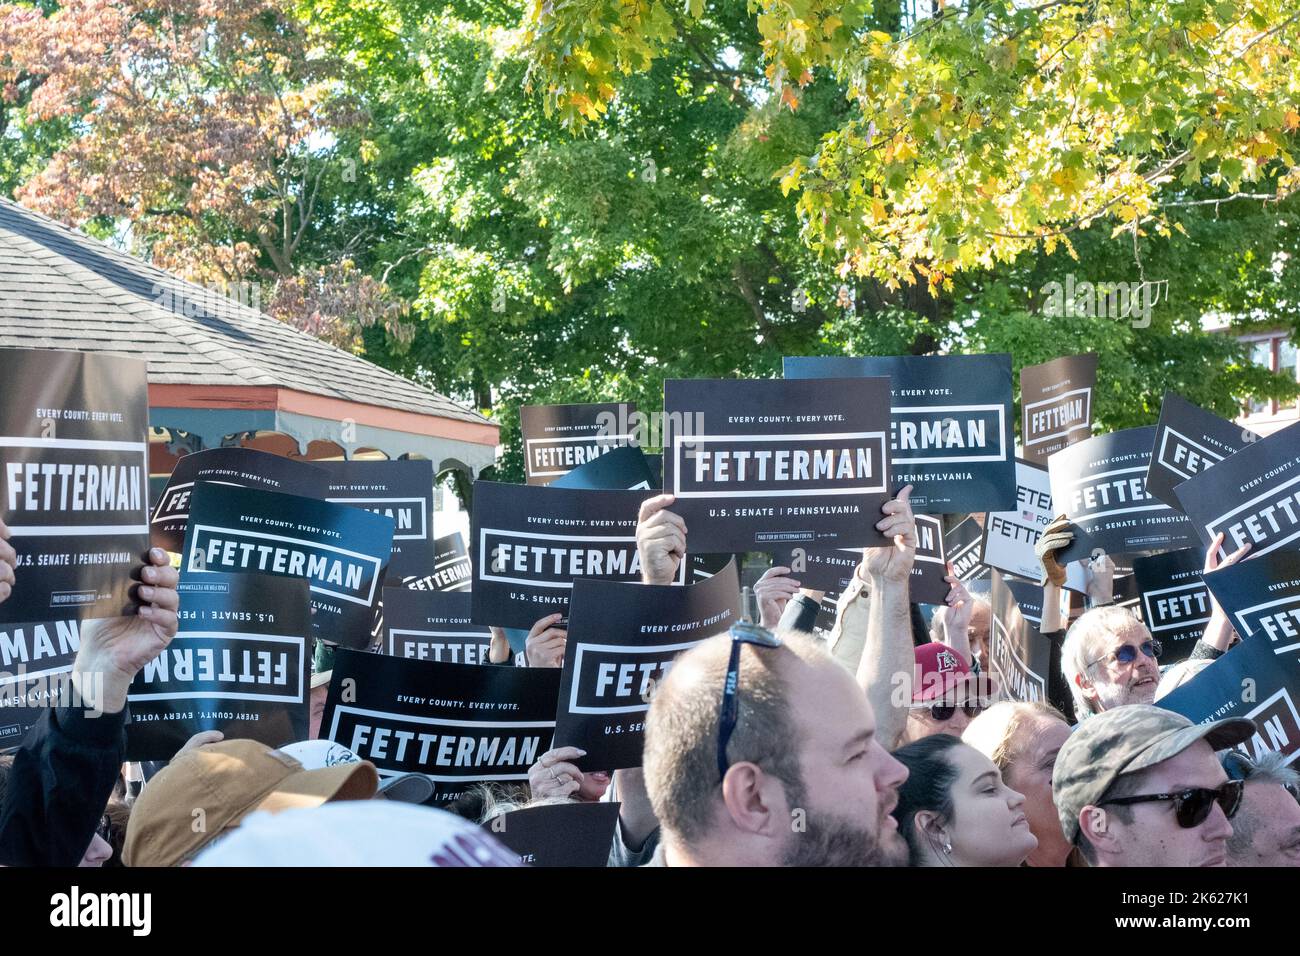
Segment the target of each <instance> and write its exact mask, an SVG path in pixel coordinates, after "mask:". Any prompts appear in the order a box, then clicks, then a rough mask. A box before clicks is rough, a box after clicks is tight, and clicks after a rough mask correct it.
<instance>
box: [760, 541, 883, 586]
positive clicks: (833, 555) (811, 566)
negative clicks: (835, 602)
mask: <svg viewBox="0 0 1300 956" xmlns="http://www.w3.org/2000/svg"><path fill="white" fill-rule="evenodd" d="M861 563H862V549H861V548H843V549H841V548H780V549H778V550H776V551H774V552H772V564H774V565H781V566H782V567H787V568H789V569H790V577H792V578H794V580H796V581H798V582H799V585H800V586H801V587H805V588H808V589H809V590H811V591H835V592H840V591H843V590H844V589H845V588H846V587H848V586H849V582H850V581H851V580H853V571H854V569H855V568H856V567H857V566H858V565H859V564H861Z"/></svg>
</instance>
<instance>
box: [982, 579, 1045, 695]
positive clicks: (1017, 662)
mask: <svg viewBox="0 0 1300 956" xmlns="http://www.w3.org/2000/svg"><path fill="white" fill-rule="evenodd" d="M992 574H993V586H992V589H991V590H990V593H989V604H990V605H991V606H992V608H993V616H992V619H991V624H990V627H989V658H990V662H991V666H992V670H993V675H994V677H996V678H997V681H998V685H999V686H1000V688H1001V690H1002V693H1003V694H1004V695H1005V696H1007V697H1009V698H1010V699H1011V700H1020V701H1033V700H1047V680H1048V675H1049V668H1050V667H1051V655H1052V647H1051V644H1050V642H1049V641H1048V640H1047V638H1045V637H1043V636H1042V635H1041V634H1040V633H1038V629H1037V628H1036V627H1034V626H1033V625H1032V624H1030V623H1029V621H1028V620H1026V619H1025V615H1024V614H1023V613H1022V612H1021V610H1020V605H1019V603H1017V601H1016V598H1015V595H1014V594H1013V593H1012V590H1011V588H1009V587H1008V586H1007V582H1006V581H1005V580H1004V579H1003V577H1002V574H1001V572H999V571H994V572H992ZM1041 616H1042V611H1041V608H1040V609H1039V617H1040V619H1041Z"/></svg>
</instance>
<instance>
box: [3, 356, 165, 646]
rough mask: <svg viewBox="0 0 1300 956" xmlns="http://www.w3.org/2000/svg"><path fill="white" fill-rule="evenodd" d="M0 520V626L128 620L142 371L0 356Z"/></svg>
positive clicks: (140, 459) (137, 507)
mask: <svg viewBox="0 0 1300 956" xmlns="http://www.w3.org/2000/svg"><path fill="white" fill-rule="evenodd" d="M0 381H2V382H4V388H5V401H4V403H3V406H2V407H0V518H3V519H4V522H5V523H6V524H7V525H8V526H9V532H10V535H11V538H10V540H9V543H10V544H11V545H13V548H14V550H15V551H17V552H18V565H17V568H16V570H15V578H16V583H15V585H14V589H13V593H12V594H10V596H9V598H8V599H7V600H6V601H4V602H2V603H0V623H4V624H16V623H25V622H31V621H52V620H56V619H65V618H73V617H75V618H88V617H112V616H116V615H119V614H124V613H134V609H133V606H132V603H131V601H130V596H129V593H128V592H129V590H130V588H131V586H132V584H133V581H132V577H131V576H132V573H133V572H134V571H135V570H136V569H137V568H138V567H139V565H140V563H141V562H142V561H143V560H144V553H145V552H146V551H147V550H148V548H149V441H148V428H149V407H148V398H147V397H146V394H147V393H146V385H145V363H144V362H141V361H137V360H136V359H125V358H114V357H111V356H107V355H95V354H89V353H80V352H54V351H47V350H44V349H32V350H27V349H0Z"/></svg>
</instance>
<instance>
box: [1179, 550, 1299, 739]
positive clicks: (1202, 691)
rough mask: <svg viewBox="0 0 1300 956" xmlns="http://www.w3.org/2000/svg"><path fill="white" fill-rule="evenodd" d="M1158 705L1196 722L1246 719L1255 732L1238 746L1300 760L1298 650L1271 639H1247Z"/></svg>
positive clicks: (1245, 564) (1244, 564)
mask: <svg viewBox="0 0 1300 956" xmlns="http://www.w3.org/2000/svg"><path fill="white" fill-rule="evenodd" d="M1252 563H1253V562H1251V561H1246V562H1244V563H1243V564H1242V565H1234V566H1233V568H1229V569H1227V570H1233V569H1235V568H1236V567H1243V566H1248V565H1250V564H1252ZM1216 573H1217V572H1216ZM1207 577H1213V575H1207ZM1156 705H1157V706H1159V707H1163V708H1165V709H1166V710H1172V711H1174V712H1176V713H1179V714H1182V715H1183V716H1184V717H1187V718H1189V719H1190V720H1192V721H1195V722H1196V723H1207V722H1209V721H1212V720H1222V719H1224V718H1226V717H1248V718H1250V719H1251V720H1253V721H1254V722H1255V731H1256V732H1255V734H1254V736H1252V737H1251V738H1250V739H1249V740H1247V741H1246V742H1244V743H1242V744H1238V745H1237V749H1238V750H1240V751H1242V752H1243V753H1245V754H1246V755H1247V756H1249V757H1251V758H1252V759H1256V760H1258V759H1259V758H1260V757H1262V756H1264V755H1265V754H1268V753H1280V754H1282V755H1284V756H1285V758H1286V763H1287V765H1294V764H1295V762H1296V760H1297V759H1300V648H1292V649H1291V650H1290V651H1288V652H1286V653H1281V652H1280V651H1279V649H1277V648H1273V647H1271V646H1270V645H1269V642H1268V641H1267V640H1260V639H1259V638H1258V637H1253V638H1247V639H1245V640H1244V641H1242V642H1241V643H1240V644H1238V645H1237V646H1236V647H1234V648H1232V649H1231V650H1230V651H1228V653H1226V654H1224V655H1223V656H1222V657H1220V658H1219V659H1218V660H1216V661H1215V662H1214V663H1212V664H1210V666H1209V667H1207V668H1205V669H1204V670H1203V671H1201V672H1200V673H1199V674H1197V675H1196V676H1195V677H1193V678H1192V679H1191V680H1190V681H1188V682H1187V683H1186V684H1183V685H1182V686H1181V687H1179V688H1178V689H1177V690H1175V691H1173V692H1172V693H1170V694H1167V695H1165V696H1164V697H1162V698H1160V700H1158V701H1156Z"/></svg>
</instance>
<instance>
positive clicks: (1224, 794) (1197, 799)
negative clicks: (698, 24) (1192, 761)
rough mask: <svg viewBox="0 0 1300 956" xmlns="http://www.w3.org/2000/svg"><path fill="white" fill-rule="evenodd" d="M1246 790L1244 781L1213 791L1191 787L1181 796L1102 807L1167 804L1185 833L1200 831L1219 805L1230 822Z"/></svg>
mask: <svg viewBox="0 0 1300 956" xmlns="http://www.w3.org/2000/svg"><path fill="white" fill-rule="evenodd" d="M1245 786H1246V783H1245V781H1244V780H1229V781H1228V782H1227V783H1225V784H1224V785H1223V786H1221V787H1218V788H1217V789H1214V790H1211V789H1209V788H1207V787H1192V788H1190V789H1188V790H1180V791H1179V792H1178V793H1145V794H1142V795H1141V796H1137V797H1116V798H1115V799H1113V800H1103V801H1102V805H1103V806H1104V805H1105V804H1107V803H1114V804H1118V805H1120V806H1128V805H1130V804H1134V803H1152V802H1154V801H1157V800H1161V801H1164V800H1167V801H1170V802H1172V803H1173V805H1174V815H1175V816H1176V817H1177V818H1178V825H1179V826H1180V827H1182V828H1183V829H1184V830H1190V829H1191V828H1192V827H1199V826H1200V825H1201V824H1202V823H1204V822H1205V820H1206V818H1207V817H1209V815H1210V811H1211V810H1212V809H1213V808H1214V805H1215V804H1216V803H1217V804H1218V805H1219V807H1220V808H1221V809H1222V810H1223V815H1224V816H1225V817H1227V818H1228V819H1229V820H1231V819H1232V817H1233V815H1234V814H1235V813H1236V812H1237V809H1238V808H1239V807H1240V806H1241V793H1242V790H1243V789H1245Z"/></svg>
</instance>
